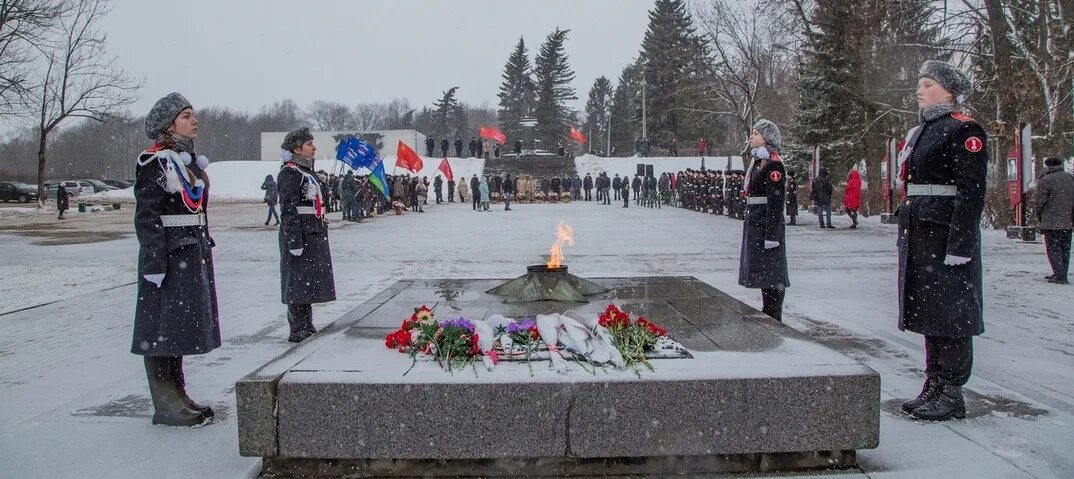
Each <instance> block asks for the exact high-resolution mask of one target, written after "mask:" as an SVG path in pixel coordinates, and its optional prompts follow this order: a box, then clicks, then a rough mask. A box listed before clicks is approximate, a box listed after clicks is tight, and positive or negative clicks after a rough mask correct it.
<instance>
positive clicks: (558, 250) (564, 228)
mask: <svg viewBox="0 0 1074 479" xmlns="http://www.w3.org/2000/svg"><path fill="white" fill-rule="evenodd" d="M563 245H568V246H574V229H573V228H571V226H570V225H568V224H566V223H564V222H562V221H560V222H559V225H558V226H556V242H555V244H553V245H552V250H551V252H550V254H549V258H548V263H547V266H548V267H549V268H558V267H560V266H561V265H562V264H563Z"/></svg>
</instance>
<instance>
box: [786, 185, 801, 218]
mask: <svg viewBox="0 0 1074 479" xmlns="http://www.w3.org/2000/svg"><path fill="white" fill-rule="evenodd" d="M787 215H788V216H797V215H798V183H797V182H796V181H794V178H792V177H790V176H788V177H787Z"/></svg>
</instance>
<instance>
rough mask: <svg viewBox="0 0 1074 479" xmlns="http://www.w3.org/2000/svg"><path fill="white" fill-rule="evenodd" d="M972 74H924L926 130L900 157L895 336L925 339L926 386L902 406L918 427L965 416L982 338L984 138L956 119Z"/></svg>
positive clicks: (934, 65)
mask: <svg viewBox="0 0 1074 479" xmlns="http://www.w3.org/2000/svg"><path fill="white" fill-rule="evenodd" d="M971 88H972V85H971V83H970V80H969V76H968V75H966V73H965V72H963V71H962V70H960V69H958V68H957V67H955V66H953V65H951V64H949V63H946V62H942V61H933V60H930V61H926V62H925V63H924V64H922V65H921V70H920V72H919V74H918V84H917V104H918V108H919V118H920V120H921V124H920V125H918V126H916V127H914V129H913V130H911V131H910V133H909V134H908V135H907V141H906V145H905V147H904V148H903V150H902V153H901V154H900V155H899V156H900V158H901V163H903V167H902V175H903V176H902V180H903V181H904V183H905V193H906V201H904V202H903V203H901V204H900V205H899V209H898V211H897V212H896V215H897V217H898V220H899V229H898V239H897V242H896V244H897V246H898V250H899V276H898V294H899V330H903V331H905V330H909V331H912V332H914V333H917V334H921V335H923V336H925V383H924V385H923V386H922V388H921V393H920V394H919V395H918V396H917V398H915V399H912V400H910V401H907V402H906V403H904V404H903V406H902V407H903V411H905V412H907V413H909V414H910V415H911V416H913V417H914V418H916V419H922V420H933V421H943V420H947V419H951V418H963V417H965V416H966V404H965V399H964V398H963V396H962V386H963V385H965V384H966V382H967V381H968V380H969V378H970V372H971V369H972V365H973V337H974V336H977V335H979V334H982V333H984V314H983V313H984V297H983V294H984V288H983V284H982V280H983V274H982V266H981V214H982V213H983V211H984V204H985V179H986V176H987V166H988V151H987V145H988V136H987V133H986V132H985V129H984V128H983V127H982V126H981V125H980V124H979V123H977V122H976V121H974V119H973V118H971V117H969V116H968V115H966V114H964V113H962V112H960V111H959V108H960V105H961V104H962V100H963V99H964V98H965V95H967V94H969V92H970V90H971Z"/></svg>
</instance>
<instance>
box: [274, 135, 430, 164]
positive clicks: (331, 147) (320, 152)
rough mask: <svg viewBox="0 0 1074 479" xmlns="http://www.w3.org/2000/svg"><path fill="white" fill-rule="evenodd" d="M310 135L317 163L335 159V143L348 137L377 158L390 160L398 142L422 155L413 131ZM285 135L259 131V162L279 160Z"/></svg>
mask: <svg viewBox="0 0 1074 479" xmlns="http://www.w3.org/2000/svg"><path fill="white" fill-rule="evenodd" d="M310 133H313V144H315V145H317V158H315V159H317V160H326V159H335V158H336V145H338V144H339V140H340V139H341V138H344V137H347V136H352V135H354V136H357V137H358V138H360V139H362V140H364V141H366V142H367V143H369V144H371V145H373V146H375V147H376V148H377V153H380V156H381V158H385V157H387V156H391V157H394V156H395V152H396V150H397V148H398V145H399V142H400V141H402V142H403V143H405V144H406V145H407V146H409V147H410V148H412V149H413V150H414V151H416V152H421V153H424V152H425V135H423V134H421V133H419V132H418V131H417V130H375V131H357V130H351V131H311V132H310ZM285 136H287V132H286V131H271V132H261V161H280V143H283V138H284V137H285ZM438 146H439V145H438ZM419 154H420V153H419Z"/></svg>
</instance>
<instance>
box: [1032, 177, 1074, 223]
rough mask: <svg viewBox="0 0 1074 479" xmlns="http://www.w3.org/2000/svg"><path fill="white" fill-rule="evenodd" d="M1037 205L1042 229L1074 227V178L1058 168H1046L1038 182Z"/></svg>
mask: <svg viewBox="0 0 1074 479" xmlns="http://www.w3.org/2000/svg"><path fill="white" fill-rule="evenodd" d="M1036 203H1037V219H1038V220H1040V229H1042V230H1069V229H1071V228H1072V227H1074V176H1071V175H1070V173H1067V172H1065V171H1063V169H1062V168H1061V167H1058V166H1049V167H1046V168H1045V169H1044V172H1043V173H1042V174H1041V176H1040V179H1038V180H1037V194H1036Z"/></svg>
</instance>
